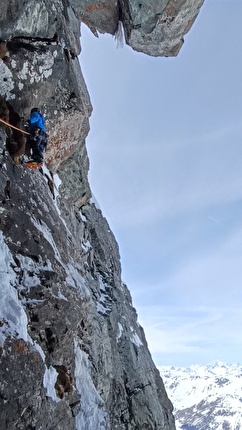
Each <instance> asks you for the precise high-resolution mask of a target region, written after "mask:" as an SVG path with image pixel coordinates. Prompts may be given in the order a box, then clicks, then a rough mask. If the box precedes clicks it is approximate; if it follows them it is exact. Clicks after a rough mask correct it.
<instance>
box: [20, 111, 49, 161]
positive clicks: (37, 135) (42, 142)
mask: <svg viewBox="0 0 242 430" xmlns="http://www.w3.org/2000/svg"><path fill="white" fill-rule="evenodd" d="M25 128H26V129H27V131H28V132H29V133H30V136H29V138H28V141H27V151H26V152H27V155H30V156H31V162H35V163H40V164H42V163H43V158H44V156H43V153H44V150H45V149H46V146H47V134H46V129H45V118H44V117H43V115H42V113H41V112H40V110H39V109H38V108H33V109H31V113H30V118H29V120H28V121H27V124H26V125H25Z"/></svg>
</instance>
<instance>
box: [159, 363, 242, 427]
mask: <svg viewBox="0 0 242 430" xmlns="http://www.w3.org/2000/svg"><path fill="white" fill-rule="evenodd" d="M159 370H160V374H161V377H162V379H163V381H164V384H165V387H166V390H167V392H168V395H169V397H170V399H171V401H172V403H173V405H174V408H175V410H174V415H175V418H176V428H177V430H202V429H203V430H213V429H214V430H215V429H216V430H240V429H242V366H241V365H239V364H225V363H222V362H220V361H216V362H213V363H211V364H208V365H204V366H202V365H201V366H199V365H192V366H189V367H170V366H162V367H159Z"/></svg>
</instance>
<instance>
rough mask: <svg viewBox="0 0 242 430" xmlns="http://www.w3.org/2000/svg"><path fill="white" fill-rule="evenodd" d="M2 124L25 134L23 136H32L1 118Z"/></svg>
mask: <svg viewBox="0 0 242 430" xmlns="http://www.w3.org/2000/svg"><path fill="white" fill-rule="evenodd" d="M0 122H2V123H3V124H5V125H8V126H9V127H11V128H14V130H18V131H20V132H21V133H23V134H27V135H28V136H30V133H28V132H27V131H24V130H22V129H21V128H18V127H15V126H14V125H12V124H9V123H8V122H7V121H4V120H3V119H2V118H0Z"/></svg>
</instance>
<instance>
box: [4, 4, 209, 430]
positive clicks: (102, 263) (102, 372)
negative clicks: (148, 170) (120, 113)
mask: <svg viewBox="0 0 242 430" xmlns="http://www.w3.org/2000/svg"><path fill="white" fill-rule="evenodd" d="M201 4H202V1H201V0H193V1H192V0H180V1H178V0H177V1H175V2H174V1H173V2H171V1H165V0H161V1H156V2H148V1H146V2H143V3H142V2H140V3H137V2H136V1H135V0H133V1H131V0H129V1H128V0H127V1H123V0H120V1H116V0H101V1H99V2H94V1H92V0H85V1H80V0H69V1H67V0H63V1H61V0H52V1H50V0H40V1H37V2H36V1H33V0H23V1H22V2H21V4H20V3H19V2H18V1H11V2H9V1H7V0H3V1H2V4H1V17H0V95H1V97H0V117H1V118H5V120H6V119H7V120H9V121H10V122H11V123H12V124H15V125H17V126H21V122H22V118H27V117H28V114H29V111H30V109H31V108H32V107H34V106H38V107H40V108H41V109H42V110H43V112H44V113H45V114H46V117H47V118H48V123H47V128H48V133H49V145H48V150H47V153H46V165H47V167H48V168H47V167H45V168H44V169H43V171H42V174H41V173H40V172H39V171H35V170H31V169H28V168H27V167H25V166H24V165H23V164H20V165H15V163H14V162H13V159H12V158H13V156H14V154H18V155H20V154H21V153H23V152H24V138H23V136H22V135H21V133H18V132H15V131H11V130H10V128H9V127H7V126H3V125H1V126H0V272H1V289H0V303H1V307H0V311H1V312H0V344H1V347H0V381H1V383H0V418H1V428H2V429H3V430H12V429H24V430H27V429H29V430H31V429H32V430H34V429H35V430H42V429H48V430H52V429H57V430H58V429H59V430H66V429H68V430H69V429H78V430H99V429H100V430H101V429H103V430H104V429H105V430H114V429H118V430H135V429H137V430H145V429H146V430H155V429H156V430H174V429H175V425H174V419H173V415H172V405H171V403H170V401H169V399H168V398H167V395H166V392H165V390H164V386H163V383H162V380H161V378H160V376H159V373H158V371H157V369H156V368H155V366H154V363H153V361H152V359H151V356H150V353H149V351H148V347H147V343H146V340H145V336H144V333H143V330H142V328H141V327H140V325H139V324H138V322H137V314H136V311H135V309H134V308H133V306H132V300H131V297H130V294H129V291H128V289H127V287H126V286H125V285H124V284H123V282H122V280H121V268H120V258H119V251H118V245H117V243H116V241H115V238H114V237H113V234H112V232H111V231H110V229H109V226H108V223H107V221H106V220H105V219H104V218H103V217H102V214H101V211H100V210H99V209H98V208H97V207H96V206H95V204H94V203H93V202H92V200H91V191H90V187H89V184H88V180H87V173H88V164H89V162H88V156H87V153H86V147H85V137H86V135H87V133H88V130H89V122H88V118H89V116H90V114H91V110H92V108H91V104H90V100H89V95H88V92H87V89H86V85H85V82H84V80H83V77H82V73H81V69H80V65H79V62H78V59H77V55H78V54H79V52H80V44H79V25H80V20H82V21H83V22H86V23H87V24H88V25H89V26H90V28H91V29H92V31H93V32H94V33H96V34H97V32H98V31H102V32H109V33H111V34H114V33H115V31H116V30H117V27H118V23H119V22H120V21H122V22H123V26H124V31H125V37H126V41H127V43H130V44H131V45H132V46H133V47H134V48H135V49H137V50H143V51H144V52H147V53H148V54H151V55H162V54H163V55H174V53H177V50H178V41H177V39H176V40H175V39H174V37H173V35H172V34H173V33H172V31H175V30H174V29H175V28H177V27H173V26H175V23H176V25H178V24H179V25H178V26H179V28H180V31H181V33H182V32H183V34H184V32H185V31H184V29H186V31H187V30H188V28H189V27H190V25H191V22H192V20H193V19H194V18H195V16H196V14H197V13H198V9H199V6H201ZM164 14H166V15H164ZM164 16H167V17H172V19H171V18H169V19H168V18H166V19H165V18H164ZM164 26H165V27H166V30H164ZM172 29H173V30H172ZM157 38H158V39H157ZM178 39H179V40H180V41H181V38H180V36H178ZM157 40H162V42H161V43H160V42H159V43H157ZM6 150H7V151H6ZM8 152H10V155H11V154H12V157H11V156H10V155H9V153H8ZM53 195H54V196H55V199H53Z"/></svg>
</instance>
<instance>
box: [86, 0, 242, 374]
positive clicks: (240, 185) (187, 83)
mask: <svg viewBox="0 0 242 430" xmlns="http://www.w3.org/2000/svg"><path fill="white" fill-rule="evenodd" d="M241 16H242V2H241V0H205V4H204V6H203V8H202V9H201V12H200V14H199V16H198V18H197V20H196V22H195V24H194V25H193V27H192V29H191V31H190V32H189V33H188V35H186V36H185V43H184V45H183V47H182V49H181V51H180V53H179V55H178V57H175V58H152V57H149V56H145V55H144V54H141V53H137V52H135V51H133V50H132V49H131V48H129V47H124V48H120V49H117V48H116V44H115V41H114V39H113V38H112V37H111V36H108V35H100V37H99V38H98V39H97V38H95V37H94V36H93V35H92V34H91V32H90V31H89V30H88V29H87V28H86V27H85V26H82V28H81V32H82V37H81V44H82V53H81V56H80V62H81V67H82V70H83V74H84V77H85V80H86V83H87V86H88V90H89V92H90V96H91V100H92V104H93V109H94V110H93V114H92V117H91V121H90V122H91V131H90V133H89V135H88V138H87V147H88V153H89V157H90V164H91V167H90V174H89V179H90V182H91V187H92V190H93V193H94V195H95V197H96V199H97V200H98V202H99V205H100V207H101V209H102V211H103V214H104V216H105V217H106V218H107V219H108V221H109V223H110V226H111V228H112V230H113V232H114V234H115V236H116V238H117V241H118V243H119V246H120V253H121V261H122V269H123V275H122V277H123V280H124V281H125V282H126V283H127V285H128V287H129V289H130V291H131V294H132V297H133V303H134V306H135V307H136V309H137V311H138V315H139V321H140V323H141V325H142V326H143V327H144V329H145V333H146V337H147V340H148V344H149V347H150V350H151V353H152V355H153V358H154V360H155V363H156V364H157V365H182V366H183V365H185V366H186V365H189V364H206V363H208V362H211V361H213V360H221V361H226V362H229V363H233V362H239V361H240V360H241V353H242V347H241V345H242V342H241V341H242V335H241V334H240V333H241V330H240V327H241V325H242V312H241V311H240V306H241V299H242V288H241V287H242V282H241V281H242V279H241V278H242V276H241V275H242V264H241V261H242V121H241V120H242V118H241V117H242V115H241V76H242V57H241V40H242V27H241Z"/></svg>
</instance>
